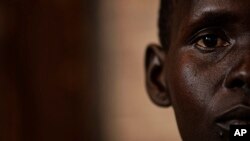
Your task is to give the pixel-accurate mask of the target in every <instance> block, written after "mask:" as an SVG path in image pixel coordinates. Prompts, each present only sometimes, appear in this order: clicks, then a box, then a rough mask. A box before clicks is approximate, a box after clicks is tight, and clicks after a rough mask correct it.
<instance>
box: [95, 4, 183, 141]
mask: <svg viewBox="0 0 250 141" xmlns="http://www.w3.org/2000/svg"><path fill="white" fill-rule="evenodd" d="M158 6H159V1H145V0H102V1H100V11H99V13H100V14H99V15H100V19H99V20H100V21H99V23H100V27H101V29H100V38H101V42H100V56H101V57H100V62H99V63H100V64H101V67H100V68H99V73H100V74H99V75H100V76H101V82H102V83H101V89H100V92H101V94H102V96H101V107H102V108H101V111H102V117H103V120H102V123H103V134H104V139H105V141H163V140H169V141H179V140H180V137H179V134H178V131H177V127H176V122H175V119H174V115H173V110H172V108H169V109H163V108H159V107H157V106H155V105H153V103H152V102H151V101H150V100H149V98H148V96H147V94H146V91H145V87H144V70H143V68H144V66H143V65H144V52H145V47H146V45H147V44H148V43H152V42H158V39H157V34H158V33H157V15H158Z"/></svg>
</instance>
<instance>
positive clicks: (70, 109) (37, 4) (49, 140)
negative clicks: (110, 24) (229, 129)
mask: <svg viewBox="0 0 250 141" xmlns="http://www.w3.org/2000/svg"><path fill="white" fill-rule="evenodd" d="M95 2H96V1H94V0H92V1H88V0H73V1H72V0H3V1H1V2H0V19H1V22H0V27H1V31H0V32H1V34H0V36H1V47H0V113H1V116H0V140H1V141H83V140H88V141H91V140H93V141H94V140H99V139H98V122H97V121H98V120H97V117H98V116H96V115H97V114H98V113H97V107H96V106H95V105H94V102H93V100H94V98H95V92H94V90H93V89H92V88H93V85H92V84H93V83H94V82H93V77H94V75H92V73H93V69H92V68H94V66H93V65H91V64H92V63H91V60H92V61H93V56H92V55H91V54H92V50H94V47H95V45H96V44H95V39H94V38H95V35H94V33H95V32H94V31H95V23H96V22H95V18H96V14H95V12H94V10H93V9H95V8H94V7H95V6H96V4H95ZM90 47H93V49H92V48H90Z"/></svg>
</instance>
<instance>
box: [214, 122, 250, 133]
mask: <svg viewBox="0 0 250 141" xmlns="http://www.w3.org/2000/svg"><path fill="white" fill-rule="evenodd" d="M217 125H218V126H219V127H221V128H223V129H225V130H228V131H229V129H230V125H250V121H249V120H228V121H225V122H221V123H217Z"/></svg>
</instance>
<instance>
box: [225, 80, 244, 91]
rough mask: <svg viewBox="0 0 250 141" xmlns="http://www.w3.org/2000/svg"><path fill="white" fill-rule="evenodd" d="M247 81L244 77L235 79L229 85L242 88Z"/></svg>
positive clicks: (229, 86)
mask: <svg viewBox="0 0 250 141" xmlns="http://www.w3.org/2000/svg"><path fill="white" fill-rule="evenodd" d="M244 85H245V82H244V81H243V80H242V79H234V80H233V81H231V83H229V84H228V85H227V87H228V88H231V89H232V88H242V87H244Z"/></svg>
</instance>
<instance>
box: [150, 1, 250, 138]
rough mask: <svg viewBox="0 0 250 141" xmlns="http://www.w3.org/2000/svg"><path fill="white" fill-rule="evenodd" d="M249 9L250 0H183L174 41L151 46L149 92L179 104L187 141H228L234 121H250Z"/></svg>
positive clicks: (170, 103)
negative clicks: (165, 45) (162, 45)
mask: <svg viewBox="0 0 250 141" xmlns="http://www.w3.org/2000/svg"><path fill="white" fill-rule="evenodd" d="M249 8H250V1H249V0H240V1H236V0H179V1H178V2H177V3H175V5H174V10H173V13H172V14H173V19H172V23H171V32H170V33H169V34H170V41H171V42H170V43H168V46H167V47H161V46H159V45H149V46H148V48H147V51H146V85H147V91H148V94H149V96H150V98H151V99H152V101H153V102H154V103H155V104H157V105H160V106H163V107H169V106H172V107H173V108H174V111H175V116H176V120H177V124H178V128H179V131H180V134H181V137H182V139H183V140H184V141H201V140H202V141H222V140H228V138H229V135H228V134H229V125H237V124H240V125H246V124H249V123H250V10H249ZM163 48H165V49H163ZM166 48H167V49H166Z"/></svg>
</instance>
